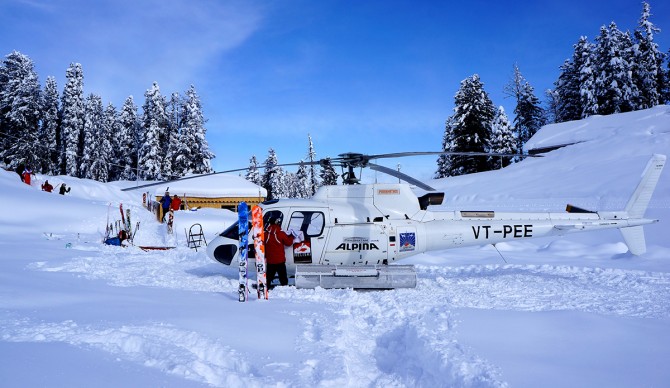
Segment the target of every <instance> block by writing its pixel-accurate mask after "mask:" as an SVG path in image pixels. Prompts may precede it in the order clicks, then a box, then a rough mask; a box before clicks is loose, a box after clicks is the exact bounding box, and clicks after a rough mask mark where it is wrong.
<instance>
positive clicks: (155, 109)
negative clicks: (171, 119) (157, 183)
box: [138, 82, 167, 180]
mask: <svg viewBox="0 0 670 388" xmlns="http://www.w3.org/2000/svg"><path fill="white" fill-rule="evenodd" d="M144 97H145V102H144V105H143V106H142V110H143V116H142V126H143V131H144V132H143V133H144V139H143V143H142V145H141V148H140V158H139V162H138V168H139V170H140V174H141V178H142V179H145V180H163V179H165V175H164V174H163V172H162V167H163V160H164V159H165V147H166V144H165V143H164V142H165V139H164V138H163V136H164V135H165V131H166V130H165V128H166V127H167V116H166V114H165V100H164V98H163V96H162V95H161V93H160V88H159V87H158V83H156V82H154V83H153V85H152V87H151V88H150V89H148V90H147V91H146V92H145V93H144Z"/></svg>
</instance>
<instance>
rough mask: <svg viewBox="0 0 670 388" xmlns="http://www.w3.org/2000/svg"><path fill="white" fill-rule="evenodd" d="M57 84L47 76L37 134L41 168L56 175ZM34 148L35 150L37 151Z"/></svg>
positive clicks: (57, 132) (57, 135)
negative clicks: (40, 121) (39, 141)
mask: <svg viewBox="0 0 670 388" xmlns="http://www.w3.org/2000/svg"><path fill="white" fill-rule="evenodd" d="M59 99H60V96H59V95H58V85H57V83H56V79H55V78H54V77H47V80H46V84H45V85H44V93H43V100H42V104H43V105H42V123H41V125H40V132H39V133H40V134H39V136H38V138H39V139H42V141H41V143H40V144H41V145H42V146H41V147H39V148H38V150H39V151H40V156H39V160H40V161H41V168H40V171H42V172H43V173H45V174H49V175H58V174H59V173H60V171H59V169H58V149H59V147H58V146H59V143H60V141H59V134H60V128H59V126H58V112H59V104H58V100H59ZM38 150H36V151H38Z"/></svg>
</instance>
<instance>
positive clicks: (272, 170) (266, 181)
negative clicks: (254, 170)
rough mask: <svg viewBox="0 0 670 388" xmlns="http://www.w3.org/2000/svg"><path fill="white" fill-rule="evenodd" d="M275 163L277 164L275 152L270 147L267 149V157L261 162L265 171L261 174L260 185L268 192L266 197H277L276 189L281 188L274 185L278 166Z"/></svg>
mask: <svg viewBox="0 0 670 388" xmlns="http://www.w3.org/2000/svg"><path fill="white" fill-rule="evenodd" d="M277 164H279V162H278V161H277V154H276V153H275V150H274V149H273V148H270V149H269V150H268V157H267V159H265V162H264V163H263V165H264V166H265V172H263V175H262V176H261V186H262V187H263V188H264V189H265V190H267V192H268V196H267V199H275V198H279V197H278V195H279V193H278V191H280V190H281V188H279V187H275V185H276V184H277V181H278V179H277V175H279V167H277Z"/></svg>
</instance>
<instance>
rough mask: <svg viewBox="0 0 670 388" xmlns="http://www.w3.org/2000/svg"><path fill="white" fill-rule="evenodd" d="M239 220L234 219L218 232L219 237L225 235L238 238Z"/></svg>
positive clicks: (234, 238)
mask: <svg viewBox="0 0 670 388" xmlns="http://www.w3.org/2000/svg"><path fill="white" fill-rule="evenodd" d="M238 225H239V221H235V222H234V223H233V224H232V225H230V226H229V227H227V228H226V230H224V231H223V232H221V233H220V234H219V236H221V237H226V238H229V239H233V240H239V239H240V229H239V227H238ZM249 230H251V222H249Z"/></svg>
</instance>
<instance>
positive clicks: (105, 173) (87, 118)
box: [79, 94, 111, 182]
mask: <svg viewBox="0 0 670 388" xmlns="http://www.w3.org/2000/svg"><path fill="white" fill-rule="evenodd" d="M109 138H110V135H109V133H107V132H106V127H105V114H104V111H103V107H102V99H101V98H100V96H97V95H95V94H90V95H89V96H88V97H87V98H86V103H85V113H84V144H83V152H82V157H81V164H80V165H79V174H80V176H81V177H82V178H87V179H95V180H99V181H101V182H107V180H108V178H109V170H108V166H109V159H110V156H111V155H109V153H110V151H111V145H110V144H109Z"/></svg>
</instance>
